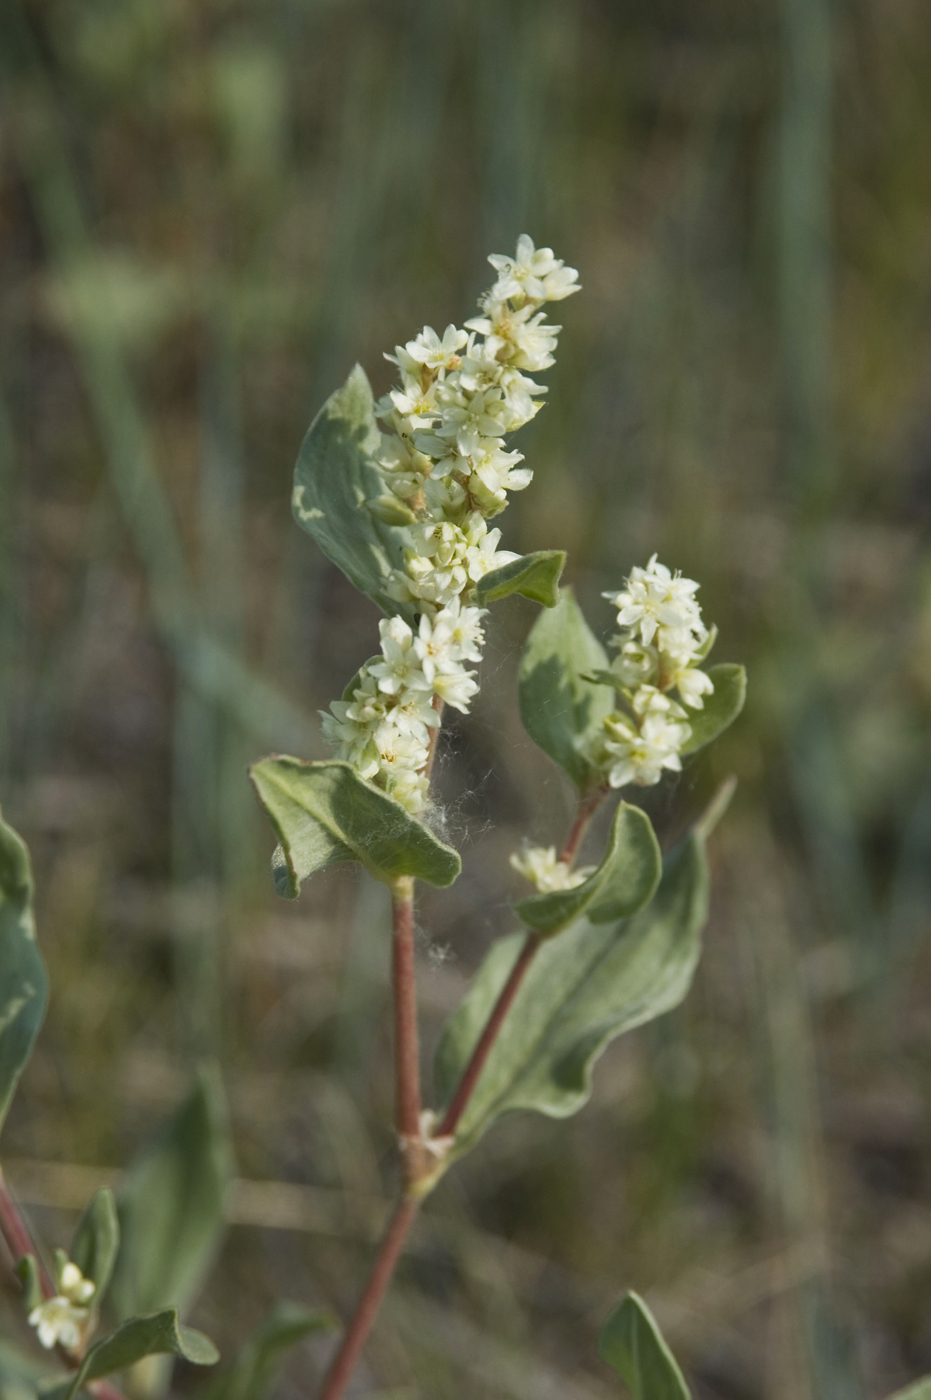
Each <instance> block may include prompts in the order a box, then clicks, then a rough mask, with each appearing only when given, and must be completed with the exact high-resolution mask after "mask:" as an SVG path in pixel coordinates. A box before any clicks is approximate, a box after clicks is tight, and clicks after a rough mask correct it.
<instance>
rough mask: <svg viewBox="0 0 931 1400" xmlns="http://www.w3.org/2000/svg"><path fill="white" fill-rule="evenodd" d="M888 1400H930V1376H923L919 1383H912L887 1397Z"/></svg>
mask: <svg viewBox="0 0 931 1400" xmlns="http://www.w3.org/2000/svg"><path fill="white" fill-rule="evenodd" d="M889 1400H931V1376H923V1377H922V1379H921V1380H920V1381H913V1382H912V1384H911V1385H907V1386H906V1387H905V1389H904V1390H897V1391H896V1393H895V1394H894V1395H890V1396H889Z"/></svg>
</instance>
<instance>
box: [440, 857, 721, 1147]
mask: <svg viewBox="0 0 931 1400" xmlns="http://www.w3.org/2000/svg"><path fill="white" fill-rule="evenodd" d="M707 909H708V869H707V864H706V861H705V852H704V842H703V840H702V839H701V838H700V837H699V836H698V835H697V834H696V833H695V832H692V833H691V834H690V835H689V836H688V837H686V839H685V840H684V841H683V842H682V843H681V844H680V845H679V846H677V847H676V849H675V850H674V851H673V852H672V853H671V854H670V855H669V856H667V858H666V861H665V863H664V870H663V877H662V880H661V881H660V885H659V888H658V889H657V891H656V894H655V895H654V897H653V899H652V900H651V902H650V903H649V904H648V905H647V906H646V908H644V909H642V910H641V911H640V913H639V914H635V915H634V916H633V918H631V919H623V920H620V921H619V922H617V923H613V924H593V923H591V922H590V920H588V919H586V918H584V917H583V918H581V919H579V920H578V922H576V923H574V924H572V925H571V926H570V927H569V928H567V929H565V930H564V931H563V933H561V934H560V936H559V937H558V938H552V939H549V940H548V941H547V942H545V943H543V944H541V946H540V947H539V949H538V950H537V952H536V955H535V957H534V959H533V961H532V962H531V964H530V967H529V969H528V971H527V974H526V976H525V978H524V981H523V982H522V984H521V987H520V990H519V992H518V993H517V996H516V997H515V1000H514V1004H513V1006H512V1007H511V1009H510V1012H509V1013H508V1016H507V1017H506V1019H505V1021H504V1024H503V1026H502V1028H501V1031H500V1033H499V1035H498V1038H497V1040H496V1041H495V1044H494V1046H493V1048H492V1050H491V1053H490V1054H489V1056H488V1059H487V1061H486V1063H485V1066H484V1068H483V1070H482V1073H481V1076H480V1077H479V1080H478V1083H477V1084H476V1086H475V1089H474V1091H473V1093H472V1096H471V1098H470V1099H469V1102H468V1105H467V1106H466V1109H465V1112H464V1113H463V1115H462V1118H461V1119H460V1120H459V1126H458V1128H457V1131H456V1141H455V1143H454V1145H453V1148H452V1154H451V1157H450V1158H449V1159H448V1160H452V1158H455V1157H457V1156H460V1155H461V1154H462V1153H464V1152H467V1151H468V1150H469V1149H470V1148H471V1147H473V1146H474V1145H475V1143H476V1142H477V1141H478V1139H479V1138H480V1137H481V1135H482V1134H483V1133H484V1132H485V1130H486V1129H487V1128H489V1127H490V1126H491V1124H492V1123H493V1122H494V1121H495V1119H497V1118H499V1117H500V1116H501V1115H502V1114H503V1113H509V1112H511V1111H512V1110H514V1109H521V1108H523V1109H533V1110H535V1111H536V1112H537V1113H544V1114H546V1115H547V1116H549V1117H551V1118H566V1117H568V1116H569V1115H570V1114H572V1113H576V1112H577V1111H578V1110H579V1109H580V1108H581V1107H582V1106H583V1105H584V1104H585V1103H586V1102H587V1101H588V1098H589V1096H590V1094H591V1091H592V1070H593V1066H594V1064H595V1061H596V1060H597V1059H598V1057H599V1056H600V1055H601V1053H602V1051H603V1050H604V1049H605V1048H606V1046H607V1045H608V1043H609V1042H610V1041H611V1040H613V1039H614V1037H615V1036H618V1035H621V1034H622V1033H623V1032H624V1031H629V1030H633V1028H634V1027H635V1026H640V1025H643V1023H644V1022H645V1021H651V1020H653V1019H654V1017H656V1016H660V1015H662V1014H663V1012H665V1011H669V1010H671V1009H672V1008H673V1007H674V1006H678V1004H679V1002H680V1001H681V1000H682V998H683V997H684V996H685V994H686V992H687V991H688V989H689V986H690V984H691V981H692V974H693V973H694V971H695V966H696V964H697V962H698V957H699V953H700V949H701V945H700V937H699V935H700V933H701V930H702V928H703V927H704V923H705V919H706V917H707ZM524 939H525V935H523V934H512V935H511V936H510V937H508V938H502V939H500V940H499V941H498V942H497V943H495V944H494V945H493V947H492V949H491V951H490V953H489V954H488V956H487V957H486V959H485V961H484V963H483V964H482V966H481V967H480V968H479V971H478V974H477V976H476V978H475V981H474V982H473V983H472V986H471V988H470V990H469V992H468V995H467V996H466V999H465V1001H464V1002H463V1003H462V1005H461V1006H460V1007H459V1009H458V1010H457V1011H456V1012H455V1013H454V1015H453V1016H452V1018H451V1020H450V1021H449V1022H448V1023H447V1025H446V1029H445V1031H444V1033H443V1037H442V1039H441V1041H440V1045H439V1049H438V1051H437V1056H436V1084H437V1092H438V1094H439V1097H440V1101H441V1103H446V1102H448V1101H449V1100H450V1099H451V1097H452V1095H453V1092H454V1090H455V1088H456V1085H457V1083H458V1081H459V1079H460V1077H461V1075H462V1073H463V1070H464V1069H465V1067H466V1065H467V1064H468V1062H469V1059H470V1057H471V1054H472V1051H473V1050H474V1048H475V1045H476V1043H477V1041H478V1038H479V1036H480V1035H481V1033H482V1029H483V1027H484V1026H485V1024H486V1022H487V1020H488V1017H489V1014H490V1012H491V1010H492V1008H493V1007H494V1005H495V1002H496V1001H497V999H498V995H499V993H500V992H501V990H502V988H503V987H504V984H505V982H506V981H507V978H508V975H509V973H510V971H511V968H512V967H513V965H514V963H515V961H516V960H517V957H518V955H519V954H520V951H521V948H522V947H523V944H524Z"/></svg>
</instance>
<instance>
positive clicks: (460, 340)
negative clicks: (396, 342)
mask: <svg viewBox="0 0 931 1400" xmlns="http://www.w3.org/2000/svg"><path fill="white" fill-rule="evenodd" d="M468 339H469V337H468V335H467V334H466V332H465V331H461V330H459V329H458V328H457V327H456V326H447V327H446V330H445V331H444V332H443V338H442V340H441V339H440V337H439V336H438V335H437V333H436V331H435V330H434V329H433V327H432V326H424V328H423V330H422V331H421V332H420V334H419V335H418V336H416V337H415V338H414V339H413V340H409V341H408V342H407V344H406V345H405V347H404V348H405V350H406V351H407V353H408V355H409V356H410V357H411V359H412V360H415V361H416V362H417V363H418V364H421V365H426V366H427V368H428V369H434V370H439V369H450V368H452V367H453V366H455V365H457V364H458V360H459V354H458V352H459V351H460V350H461V349H462V348H463V346H464V345H465V344H466V342H467V341H468Z"/></svg>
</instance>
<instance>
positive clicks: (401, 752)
mask: <svg viewBox="0 0 931 1400" xmlns="http://www.w3.org/2000/svg"><path fill="white" fill-rule="evenodd" d="M375 747H376V748H377V749H378V757H379V759H380V761H381V766H382V768H383V769H384V771H385V772H386V773H392V772H395V771H397V770H398V769H402V768H404V769H407V768H412V769H415V770H416V769H418V768H423V766H424V764H425V763H426V761H427V758H428V755H429V750H428V747H427V745H426V744H425V743H423V742H422V741H421V740H420V739H417V738H415V737H414V736H413V735H412V734H402V733H401V731H400V730H399V729H398V727H397V725H395V724H394V723H393V722H392V719H391V716H390V715H389V716H388V717H387V719H385V720H384V721H383V722H382V723H381V724H380V725H379V726H378V728H377V729H376V731H375Z"/></svg>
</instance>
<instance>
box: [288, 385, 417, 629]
mask: <svg viewBox="0 0 931 1400" xmlns="http://www.w3.org/2000/svg"><path fill="white" fill-rule="evenodd" d="M380 441H381V434H380V432H379V429H378V424H377V423H376V421H375V413H374V405H373V400H372V390H371V387H370V385H369V381H368V379H367V378H366V374H365V371H364V370H363V369H362V367H361V365H356V366H355V368H354V369H353V370H352V372H351V374H350V375H349V378H348V379H347V380H346V383H345V384H344V385H343V387H342V388H341V389H337V390H336V393H335V394H331V395H330V397H329V398H328V399H327V401H326V403H325V404H324V405H323V407H322V408H321V410H320V412H319V413H318V414H317V416H316V418H315V419H314V421H313V422H312V423H311V425H310V428H309V429H308V431H307V436H306V437H305V438H304V441H303V444H302V446H301V451H300V455H299V457H298V459H297V466H296V467H295V469H294V494H293V497H292V502H291V504H292V509H293V512H294V518H295V520H296V521H297V523H298V525H300V526H301V528H302V529H303V530H306V531H307V533H308V534H309V535H312V536H313V537H314V539H315V540H316V541H317V544H318V545H319V546H320V548H321V549H322V550H323V552H324V554H325V555H326V556H327V558H328V559H332V561H333V563H334V564H336V565H337V567H338V568H340V569H342V571H343V573H344V574H345V575H346V577H347V578H348V579H349V580H350V582H351V583H353V584H355V586H356V588H358V589H359V590H360V591H361V592H362V593H367V594H368V596H369V597H370V598H372V599H373V600H374V601H375V602H376V603H377V604H378V606H379V607H380V608H381V610H382V612H386V613H402V614H404V616H406V617H407V618H408V620H410V619H411V618H412V617H413V616H414V612H415V609H414V607H413V605H410V604H401V603H398V602H397V601H396V600H395V599H394V598H392V597H391V595H390V593H389V591H388V584H389V581H390V578H391V574H392V571H393V570H395V569H401V570H403V568H404V548H405V545H407V544H409V543H410V537H409V532H408V530H406V529H405V528H403V527H400V526H398V525H394V524H387V523H385V521H384V520H383V519H381V520H380V519H379V518H378V516H377V515H376V514H375V513H373V511H372V510H371V509H370V506H369V503H370V502H372V501H377V500H378V499H379V498H380V497H382V496H383V495H384V491H385V482H384V478H383V476H382V474H381V472H380V471H379V469H378V467H377V465H376V464H375V461H374V460H373V453H375V452H376V451H377V450H378V446H379V443H380ZM382 514H384V512H382Z"/></svg>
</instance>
